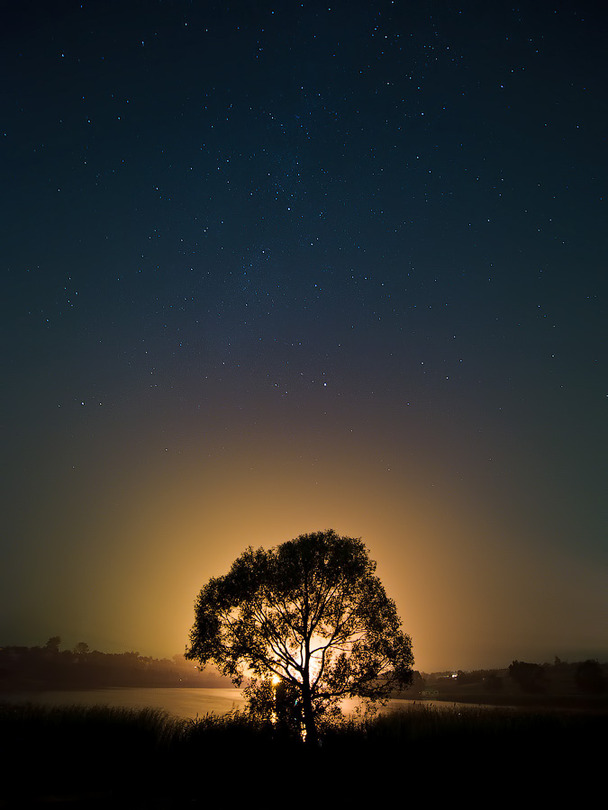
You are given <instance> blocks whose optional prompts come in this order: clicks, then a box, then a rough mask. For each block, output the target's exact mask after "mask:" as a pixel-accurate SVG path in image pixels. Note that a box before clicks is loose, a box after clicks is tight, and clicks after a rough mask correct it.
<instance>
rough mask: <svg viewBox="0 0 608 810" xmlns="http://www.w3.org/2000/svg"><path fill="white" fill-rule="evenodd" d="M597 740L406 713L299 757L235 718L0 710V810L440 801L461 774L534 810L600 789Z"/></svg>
mask: <svg viewBox="0 0 608 810" xmlns="http://www.w3.org/2000/svg"><path fill="white" fill-rule="evenodd" d="M607 730H608V716H606V715H591V714H580V713H567V712H556V711H553V712H528V711H521V710H520V711H513V710H506V709H475V708H470V709H469V708H466V709H462V708H442V709H435V708H430V707H427V706H425V705H419V704H418V705H416V704H414V705H413V706H412V707H410V708H409V709H408V710H404V711H399V712H394V713H392V714H381V715H378V716H376V717H375V718H372V719H353V718H351V719H345V720H342V721H341V722H339V723H334V724H332V725H328V726H327V727H326V728H324V729H323V730H322V745H321V746H320V747H319V748H318V749H316V750H313V751H310V750H308V749H307V748H306V746H304V745H303V744H302V743H301V742H300V741H299V740H297V739H293V738H292V737H289V736H287V735H282V734H281V733H279V732H278V731H277V730H276V729H274V728H273V727H269V726H268V725H264V724H260V723H256V722H253V721H252V720H250V719H248V718H247V717H246V716H245V715H243V714H239V713H233V714H230V715H226V716H223V717H218V716H215V715H208V716H206V717H203V718H201V719H199V720H196V721H190V720H183V719H178V718H175V717H173V716H171V715H168V714H167V713H165V712H163V711H160V710H154V709H146V710H143V711H141V710H140V711H135V710H127V709H113V708H109V707H76V706H75V707H64V708H58V707H54V708H51V707H41V706H32V705H25V706H15V705H11V706H8V705H5V706H0V741H1V742H0V745H1V746H2V760H1V761H2V763H3V766H4V773H5V776H4V778H3V780H2V782H1V783H0V784H1V792H0V807H2V801H4V802H5V804H6V806H10V805H11V803H14V804H19V803H21V802H27V803H28V804H29V805H30V806H31V805H32V804H33V805H35V804H36V803H38V804H39V805H41V806H43V805H45V806H46V805H50V804H51V803H52V804H54V805H55V806H58V805H59V806H61V805H62V804H64V805H65V806H71V807H78V806H82V807H119V806H123V805H124V806H128V807H173V806H175V807H182V806H184V807H185V806H188V807H191V806H197V805H200V806H202V805H205V806H209V805H212V804H214V803H219V802H223V803H226V802H228V803H229V804H232V803H233V801H248V800H250V799H251V800H253V799H254V798H255V797H256V796H259V795H260V793H262V794H263V793H265V792H269V793H270V794H272V795H275V796H278V795H280V796H282V797H283V801H282V802H279V803H286V804H287V805H288V806H290V807H291V806H292V805H291V798H293V797H294V796H296V795H301V794H302V793H303V792H304V793H306V792H307V791H308V790H310V791H311V793H312V794H314V795H315V796H316V797H317V800H318V798H319V795H320V794H319V793H318V791H322V792H324V793H323V795H324V796H325V797H326V798H327V797H328V796H333V799H335V800H341V801H344V800H345V799H346V798H348V797H349V796H350V797H352V798H355V797H356V798H359V799H361V798H364V797H367V798H368V799H369V800H370V801H371V800H375V801H377V800H378V797H379V795H381V793H382V791H383V790H386V791H387V792H388V791H393V790H394V783H395V781H396V780H397V781H398V782H399V784H400V785H401V788H400V790H405V791H406V793H407V792H408V791H410V790H411V789H412V785H413V784H414V783H416V784H420V783H421V780H422V781H423V782H426V783H427V784H429V785H431V786H432V791H433V792H434V794H440V795H439V797H442V798H444V799H445V800H448V799H450V800H451V799H452V798H453V795H452V790H453V784H454V783H455V782H456V783H462V780H463V779H464V780H469V779H470V778H471V774H477V775H480V774H483V775H484V779H485V778H489V777H490V775H492V778H493V779H494V780H500V784H501V785H502V788H501V792H504V791H505V790H508V789H509V788H513V789H514V790H515V789H519V790H521V789H523V788H525V790H526V792H527V794H528V795H529V794H530V790H531V788H530V785H531V784H533V782H531V781H530V780H531V779H532V778H533V777H534V779H535V780H536V781H535V782H534V784H536V785H537V787H538V788H539V790H540V789H542V798H544V799H545V800H546V797H547V794H548V792H550V790H551V789H552V788H555V790H556V791H558V793H559V796H560V797H561V796H563V793H564V791H565V790H567V787H566V783H570V782H571V783H572V784H571V787H572V789H574V790H577V791H579V793H577V798H580V791H581V790H583V788H584V787H585V786H587V785H592V784H593V783H594V779H595V776H596V775H597V776H598V784H599V774H601V773H602V772H603V767H604V766H603V763H604V759H605V741H606V739H607V736H606V732H607ZM550 774H553V775H552V776H550ZM477 786H479V779H478V780H477ZM429 789H431V788H429ZM558 793H556V795H558ZM387 795H388V793H387ZM540 797H541V795H540V794H539V798H540ZM272 803H273V804H274V803H275V802H274V801H273V802H272Z"/></svg>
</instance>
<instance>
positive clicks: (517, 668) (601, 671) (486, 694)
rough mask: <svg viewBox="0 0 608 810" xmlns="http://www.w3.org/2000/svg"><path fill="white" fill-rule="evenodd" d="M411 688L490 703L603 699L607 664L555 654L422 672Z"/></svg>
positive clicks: (607, 680)
mask: <svg viewBox="0 0 608 810" xmlns="http://www.w3.org/2000/svg"><path fill="white" fill-rule="evenodd" d="M411 692H417V693H418V694H419V695H420V697H424V698H437V699H444V700H447V699H449V700H458V701H462V700H470V701H478V702H492V703H511V702H513V699H514V698H515V699H517V698H520V699H521V700H517V702H518V703H519V702H521V701H522V700H523V701H524V702H526V701H528V702H537V703H538V702H541V703H542V702H543V701H545V700H546V701H550V700H551V699H568V698H573V699H575V698H580V697H585V698H595V699H601V700H603V701H604V702H605V699H606V698H607V697H608V664H606V663H604V664H601V663H599V661H596V660H591V659H588V660H586V661H576V662H573V663H568V662H567V661H561V660H560V659H559V658H557V657H556V658H555V660H554V662H553V663H552V664H549V663H544V664H536V663H529V662H527V661H513V662H512V663H511V665H510V666H509V667H507V668H504V669H480V670H473V671H471V672H465V671H462V670H459V671H457V672H437V673H432V674H426V673H422V674H421V675H419V676H418V677H416V678H414V683H413V685H412V689H411Z"/></svg>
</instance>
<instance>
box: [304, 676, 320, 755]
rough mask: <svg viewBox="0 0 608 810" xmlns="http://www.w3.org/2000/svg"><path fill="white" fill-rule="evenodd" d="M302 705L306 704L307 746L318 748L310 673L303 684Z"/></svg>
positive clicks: (305, 726)
mask: <svg viewBox="0 0 608 810" xmlns="http://www.w3.org/2000/svg"><path fill="white" fill-rule="evenodd" d="M302 703H303V704H304V728H305V729H306V744H307V745H312V746H315V747H316V745H317V743H318V742H319V735H318V734H317V726H316V724H315V717H314V714H313V711H312V700H311V696H310V683H309V682H308V673H306V674H305V676H304V682H303V683H302Z"/></svg>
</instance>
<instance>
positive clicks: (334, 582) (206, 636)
mask: <svg viewBox="0 0 608 810" xmlns="http://www.w3.org/2000/svg"><path fill="white" fill-rule="evenodd" d="M375 568H376V564H375V563H374V562H373V561H372V560H370V559H369V556H368V552H367V549H366V547H365V545H364V544H363V542H362V541H361V540H360V539H354V538H351V537H340V536H339V535H337V534H336V532H334V531H333V530H329V531H326V532H316V533H314V534H304V535H301V536H300V537H298V538H296V539H295V540H291V541H288V542H286V543H282V544H281V545H279V546H277V547H276V548H274V549H270V550H268V551H267V550H264V549H261V548H260V549H257V550H254V549H253V548H251V547H250V548H248V549H247V550H246V551H245V552H244V553H243V554H242V555H241V556H240V557H239V558H238V559H237V560H236V561H235V562H234V563H233V565H232V567H231V569H230V571H229V573H228V574H226V575H225V576H223V577H216V578H213V579H211V580H210V581H209V582H208V583H207V585H205V587H204V588H203V589H202V590H201V592H200V594H199V596H198V598H197V601H196V605H195V620H194V625H193V627H192V630H191V632H190V646H189V648H188V649H187V651H186V658H189V659H192V660H196V661H198V662H199V663H200V664H201V665H202V666H204V665H205V664H207V663H214V664H215V665H216V666H217V667H218V668H219V669H220V670H221V672H222V673H223V674H224V675H228V676H229V677H231V678H232V680H233V682H234V683H235V685H237V686H240V685H241V684H242V682H243V678H244V677H252V678H253V679H254V681H253V684H252V685H250V687H249V692H248V697H249V705H250V707H252V708H253V709H254V710H255V707H256V705H258V706H268V700H267V697H268V694H269V691H268V690H269V687H270V685H271V684H272V683H273V682H274V684H275V686H276V687H280V689H279V690H278V691H279V695H280V696H281V700H280V710H281V712H282V713H285V712H288V713H290V715H291V719H292V720H293V719H294V718H295V719H296V720H297V719H298V718H299V717H301V720H302V722H303V725H304V728H305V733H306V739H307V741H308V742H310V743H313V744H314V743H315V742H316V741H317V738H318V732H317V722H318V720H319V718H320V717H321V716H322V715H323V714H325V713H327V712H328V710H330V709H335V707H336V706H337V705H338V704H339V702H340V701H341V700H342V699H343V698H346V697H358V698H363V699H365V700H368V701H372V702H375V701H381V702H384V701H386V700H387V699H388V697H389V696H390V693H391V691H392V689H393V688H394V687H395V686H404V685H407V684H409V683H410V681H411V677H412V669H411V665H412V663H413V656H412V649H411V640H410V638H409V636H407V635H405V634H404V633H403V632H402V630H401V622H400V619H399V617H398V615H397V610H396V607H395V603H394V602H393V601H392V600H391V599H389V598H388V597H387V595H386V592H385V590H384V587H383V586H382V583H381V582H380V580H379V579H378V577H376V576H375V575H374V571H375ZM265 696H266V697H265Z"/></svg>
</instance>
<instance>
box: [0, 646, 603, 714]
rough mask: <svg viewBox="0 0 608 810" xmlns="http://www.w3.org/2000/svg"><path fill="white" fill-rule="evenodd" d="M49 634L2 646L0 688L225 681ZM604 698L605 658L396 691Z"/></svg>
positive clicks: (420, 676) (467, 675)
mask: <svg viewBox="0 0 608 810" xmlns="http://www.w3.org/2000/svg"><path fill="white" fill-rule="evenodd" d="M60 647H61V638H60V637H59V636H53V637H52V638H50V639H49V640H48V641H47V642H46V644H45V645H44V646H42V647H15V646H13V647H1V648H0V693H1V692H2V691H3V690H4V691H14V690H19V691H28V690H33V689H94V688H98V687H99V688H101V687H107V686H139V687H146V686H147V687H154V686H157V687H227V686H231V682H230V680H229V679H228V678H224V677H222V676H221V675H220V674H219V673H218V672H216V671H214V670H213V669H211V668H206V669H205V671H204V672H200V671H199V670H198V669H197V668H196V667H195V666H194V664H193V663H192V662H191V661H186V660H185V658H184V657H183V655H174V656H173V657H172V658H160V659H159V658H151V657H148V656H143V655H140V654H139V653H138V652H124V653H104V652H99V650H91V649H89V645H88V644H87V643H86V642H83V641H81V642H79V643H78V644H76V646H75V647H74V648H73V649H71V650H61V649H60ZM576 696H586V697H596V698H603V699H606V698H608V664H600V663H599V662H598V661H595V660H586V661H577V662H574V663H568V662H566V661H561V660H560V659H559V658H555V660H554V662H553V663H552V664H548V663H545V664H535V663H528V662H525V661H513V663H512V664H511V665H510V666H509V667H508V668H505V669H479V670H472V671H463V670H458V671H457V672H451V671H446V672H435V673H430V674H429V673H424V672H423V673H420V672H414V677H413V681H412V685H411V686H410V687H409V689H407V691H406V692H402V693H400V695H399V697H409V698H413V699H417V698H434V699H439V700H455V701H466V700H469V701H477V702H489V703H510V702H512V701H513V699H514V698H517V697H521V698H522V699H524V700H525V699H526V698H530V699H534V700H535V701H538V700H541V701H542V699H543V698H546V699H552V698H570V697H576Z"/></svg>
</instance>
